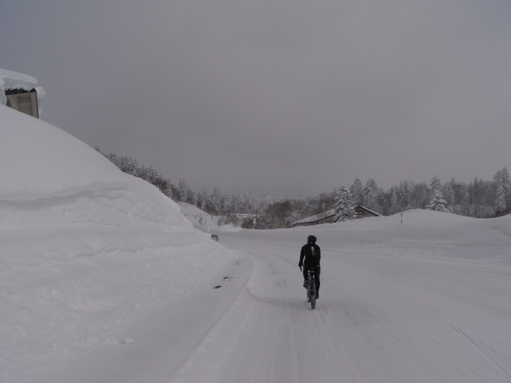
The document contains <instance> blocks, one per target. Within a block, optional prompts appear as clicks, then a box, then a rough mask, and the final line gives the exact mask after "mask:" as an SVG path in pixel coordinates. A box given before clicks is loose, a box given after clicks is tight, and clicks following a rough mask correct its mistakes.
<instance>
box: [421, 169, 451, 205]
mask: <svg viewBox="0 0 511 383" xmlns="http://www.w3.org/2000/svg"><path fill="white" fill-rule="evenodd" d="M441 189H442V183H441V182H440V180H439V179H438V178H436V177H433V179H432V180H431V183H430V195H429V203H428V205H427V206H426V209H429V210H434V211H441V212H446V213H449V209H448V208H447V201H446V200H445V199H444V196H443V195H442V192H441V191H440V190H441Z"/></svg>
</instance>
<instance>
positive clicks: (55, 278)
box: [0, 105, 235, 382]
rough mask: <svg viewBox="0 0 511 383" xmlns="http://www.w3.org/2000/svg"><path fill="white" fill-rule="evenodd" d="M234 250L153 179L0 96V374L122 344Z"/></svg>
mask: <svg viewBox="0 0 511 383" xmlns="http://www.w3.org/2000/svg"><path fill="white" fill-rule="evenodd" d="M234 258H235V256H234V254H233V253H232V252H229V251H226V249H224V248H223V247H221V246H220V245H218V244H217V243H216V242H214V241H212V240H211V239H210V237H209V235H206V234H204V233H201V232H199V231H197V230H195V229H194V228H193V227H192V225H191V223H190V222H189V221H188V220H187V219H186V218H185V217H184V216H183V215H182V214H181V213H180V212H179V206H178V205H177V204H175V203H174V202H173V201H171V200H170V199H169V198H167V197H165V196H164V195H163V194H162V193H160V192H159V191H158V189H156V188H155V187H154V186H152V185H150V184H149V183H147V182H145V181H142V180H140V179H137V178H135V177H132V176H129V175H126V174H124V173H122V172H121V171H120V170H118V169H117V168H116V167H115V166H114V165H113V164H112V163H110V161H108V160H107V159H106V158H105V157H104V156H103V155H101V154H100V153H98V152H97V151H95V150H94V149H92V148H90V147H89V146H87V145H85V144H84V143H82V142H81V141H79V140H77V139H76V138H74V137H72V136H70V135H69V134H67V133H65V132H63V131H62V130H60V129H58V128H56V127H54V126H52V125H49V124H47V123H45V122H42V121H40V120H38V119H34V118H31V117H30V116H27V115H24V114H23V113H19V112H17V111H15V110H13V109H10V108H7V107H5V106H3V105H0V313H1V315H0V381H9V382H25V381H26V382H29V381H33V379H34V378H35V377H36V376H37V375H38V374H39V373H42V372H48V371H52V370H55V369H58V368H61V367H62V366H63V365H65V364H66V362H68V361H72V360H75V359H79V358H80V355H82V354H83V353H89V352H92V351H94V350H95V349H97V348H98V347H100V346H101V345H105V344H112V343H113V344H116V343H119V342H120V343H122V342H124V343H126V342H125V340H123V339H119V338H118V334H119V333H120V332H121V331H122V330H123V329H124V328H125V327H126V326H128V325H130V323H132V322H133V321H136V320H141V319H142V318H144V317H147V316H150V315H151V313H154V312H155V311H157V310H159V309H161V307H162V306H164V305H167V304H170V303H172V302H174V301H176V300H179V299H184V298H186V297H188V296H189V295H190V294H191V293H192V292H193V291H195V290H196V289H197V288H198V287H199V286H201V285H203V284H205V283H207V282H208V281H209V280H210V279H211V278H212V277H213V276H216V274H217V273H219V272H220V270H222V269H223V268H224V267H225V266H226V265H227V263H229V262H230V261H232V260H233V259H234ZM134 341H136V340H134ZM130 342H131V340H130Z"/></svg>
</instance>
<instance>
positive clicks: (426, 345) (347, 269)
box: [172, 234, 511, 383]
mask: <svg viewBox="0 0 511 383" xmlns="http://www.w3.org/2000/svg"><path fill="white" fill-rule="evenodd" d="M251 237H252V238H247V237H244V236H243V235H240V234H231V235H229V234H223V235H222V237H221V241H222V244H224V245H225V246H227V247H229V248H231V249H235V250H238V251H243V252H244V253H245V254H247V255H246V257H248V258H249V259H250V260H251V262H246V264H247V265H250V264H252V265H253V272H252V275H251V277H250V279H249V280H248V282H247V283H246V285H245V286H244V287H242V291H241V292H240V295H239V296H238V298H237V300H236V301H235V303H234V304H233V305H232V306H231V307H230V309H229V310H228V311H227V313H226V314H225V316H224V317H223V318H222V320H221V321H220V322H219V323H218V324H217V325H216V327H214V328H213V330H212V331H211V332H210V333H209V334H208V336H207V337H206V338H205V339H204V340H203V342H202V343H201V345H200V346H199V347H198V348H197V349H196V350H195V352H194V353H193V354H192V355H191V356H190V357H189V359H188V361H187V362H186V363H185V365H184V366H183V367H182V368H181V369H180V370H179V371H178V372H177V374H176V375H175V377H174V379H173V380H172V382H181V381H182V382H188V381H191V382H203V381H209V382H223V383H229V382H311V381H316V382H340V381H342V382H428V383H430V382H465V383H466V382H509V381H511V369H510V361H511V347H510V346H511V332H510V331H509V330H510V328H511V325H510V318H511V303H510V301H509V292H510V291H511V290H510V287H511V271H510V270H509V269H497V268H491V267H481V266H479V265H475V264H472V263H463V262H456V263H452V262H449V261H445V260H432V259H429V258H417V257H415V258H402V257H392V256H385V257H382V256H381V255H378V254H376V253H377V249H378V246H377V245H375V246H374V247H372V249H369V251H368V252H367V254H360V253H359V252H357V253H356V254H353V253H352V254H350V253H348V252H344V253H342V254H339V253H337V252H335V251H329V250H328V249H326V248H324V250H323V271H322V288H321V298H320V300H319V301H318V304H317V308H316V310H314V311H312V310H311V309H310V306H309V305H308V304H307V302H306V300H305V291H304V289H303V288H302V287H301V274H300V271H299V269H298V266H297V263H298V252H299V250H298V248H297V246H296V243H295V244H293V243H291V242H288V241H286V240H283V241H280V242H277V241H276V239H275V238H276V237H272V239H271V240H268V239H265V237H264V235H263V234H261V235H260V237H258V238H254V234H252V235H251ZM222 289H223V288H221V289H218V290H219V291H218V292H219V293H222V291H223V290H222ZM224 291H225V290H224Z"/></svg>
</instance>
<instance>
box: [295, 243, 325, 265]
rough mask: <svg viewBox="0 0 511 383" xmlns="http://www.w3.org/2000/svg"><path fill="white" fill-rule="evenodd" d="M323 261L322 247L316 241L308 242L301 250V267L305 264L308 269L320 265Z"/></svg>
mask: <svg viewBox="0 0 511 383" xmlns="http://www.w3.org/2000/svg"><path fill="white" fill-rule="evenodd" d="M320 261H321V249H320V248H319V246H318V245H316V244H315V243H310V242H309V243H307V244H306V245H304V246H303V247H302V250H301V251H300V263H299V264H298V265H299V266H300V267H301V266H302V265H303V266H304V267H305V268H306V269H309V268H311V267H317V266H319V263H320Z"/></svg>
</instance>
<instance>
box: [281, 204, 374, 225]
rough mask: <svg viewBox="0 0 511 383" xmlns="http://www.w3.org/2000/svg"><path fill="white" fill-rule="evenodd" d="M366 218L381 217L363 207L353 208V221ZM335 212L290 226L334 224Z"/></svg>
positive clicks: (333, 210)
mask: <svg viewBox="0 0 511 383" xmlns="http://www.w3.org/2000/svg"><path fill="white" fill-rule="evenodd" d="M366 217H381V214H379V213H377V212H375V211H373V210H370V209H368V208H366V207H364V206H360V205H358V206H354V207H353V219H359V218H366ZM335 218H336V212H335V209H331V210H328V211H325V212H323V213H320V214H317V215H313V216H312V217H307V218H304V219H302V220H300V221H296V222H294V223H293V224H292V225H291V226H292V227H296V226H313V225H320V224H322V223H334V222H335V221H336V220H335Z"/></svg>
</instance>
